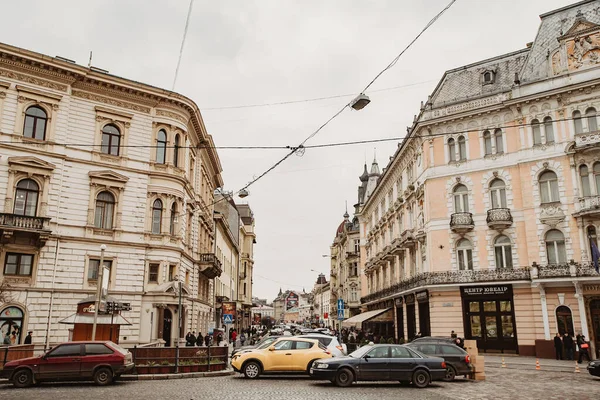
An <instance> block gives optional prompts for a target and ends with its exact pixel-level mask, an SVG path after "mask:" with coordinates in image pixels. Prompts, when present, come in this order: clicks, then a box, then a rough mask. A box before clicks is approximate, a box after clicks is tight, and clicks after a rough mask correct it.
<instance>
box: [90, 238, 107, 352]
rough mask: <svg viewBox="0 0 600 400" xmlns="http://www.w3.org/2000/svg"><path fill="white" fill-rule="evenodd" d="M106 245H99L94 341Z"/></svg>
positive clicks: (94, 338) (93, 338)
mask: <svg viewBox="0 0 600 400" xmlns="http://www.w3.org/2000/svg"><path fill="white" fill-rule="evenodd" d="M105 250H106V245H105V244H102V245H100V264H99V265H98V273H97V276H96V302H95V305H96V306H95V307H94V324H93V325H92V340H96V325H97V324H98V310H99V309H100V300H101V297H102V279H103V276H104V251H105Z"/></svg>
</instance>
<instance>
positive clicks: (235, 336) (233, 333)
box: [231, 329, 237, 347]
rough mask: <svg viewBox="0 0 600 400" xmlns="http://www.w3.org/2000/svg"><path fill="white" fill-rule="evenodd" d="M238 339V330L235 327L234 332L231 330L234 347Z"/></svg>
mask: <svg viewBox="0 0 600 400" xmlns="http://www.w3.org/2000/svg"><path fill="white" fill-rule="evenodd" d="M236 339H237V331H236V330H235V329H234V330H233V332H231V343H233V347H235V344H236Z"/></svg>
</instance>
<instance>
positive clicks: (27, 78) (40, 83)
mask: <svg viewBox="0 0 600 400" xmlns="http://www.w3.org/2000/svg"><path fill="white" fill-rule="evenodd" d="M0 76H3V77H5V78H10V79H14V80H18V81H21V82H27V83H31V84H32V85H36V86H42V87H45V88H48V89H54V90H60V91H61V92H66V91H67V86H66V85H61V84H59V83H54V82H49V81H46V80H44V79H39V78H34V77H31V76H28V75H24V74H19V73H17V72H12V71H5V70H3V69H0Z"/></svg>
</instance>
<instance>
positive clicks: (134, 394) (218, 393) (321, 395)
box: [0, 368, 600, 400]
mask: <svg viewBox="0 0 600 400" xmlns="http://www.w3.org/2000/svg"><path fill="white" fill-rule="evenodd" d="M598 397H600V379H598V378H593V377H591V376H590V375H589V374H588V373H587V371H585V370H584V371H582V373H581V374H574V373H571V374H567V373H557V372H548V371H543V372H542V371H535V370H534V371H516V370H511V369H498V368H490V369H488V371H487V379H486V381H483V382H472V381H464V380H457V381H456V382H451V383H444V382H441V383H435V384H434V385H432V386H430V387H429V388H427V389H415V388H413V387H407V386H401V385H399V384H397V383H361V384H358V385H356V384H355V385H353V386H352V387H350V388H345V389H344V388H337V387H334V386H332V385H331V384H330V383H329V382H326V383H323V382H314V381H311V380H310V379H308V378H304V377H265V378H261V379H258V380H255V381H249V380H246V379H243V378H241V377H240V376H234V377H221V378H200V379H183V380H182V379H176V380H175V379H174V380H164V381H135V382H119V383H117V384H115V385H112V386H109V387H105V388H102V387H96V386H94V385H93V384H87V383H73V384H71V383H63V384H43V385H40V386H38V387H34V388H30V389H23V390H18V389H13V388H12V386H8V385H1V386H0V398H1V399H11V400H14V399H16V400H18V399H23V400H38V399H39V400H52V399H85V400H95V399H98V400H110V399H127V400H129V399H131V400H137V399H140V400H152V399H161V400H164V399H168V400H204V399H211V400H212V399H215V400H240V399H248V400H254V399H258V400H271V399H273V400H275V399H277V400H281V399H285V400H307V399H328V400H338V399H339V400H355V399H356V400H367V399H377V400H387V399H394V400H397V399H399V398H406V399H411V400H413V399H414V400H426V399H438V400H449V399H452V400H466V399H478V400H479V399H481V400H488V399H489V400H503V399H548V400H550V399H561V400H568V399H574V400H575V399H576V400H586V399H595V400H597V399H598Z"/></svg>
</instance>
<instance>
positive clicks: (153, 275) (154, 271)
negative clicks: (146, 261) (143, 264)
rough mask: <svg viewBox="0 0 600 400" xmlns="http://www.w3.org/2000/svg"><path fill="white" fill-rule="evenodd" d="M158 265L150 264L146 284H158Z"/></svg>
mask: <svg viewBox="0 0 600 400" xmlns="http://www.w3.org/2000/svg"><path fill="white" fill-rule="evenodd" d="M158 269H159V264H150V267H149V269H148V283H158Z"/></svg>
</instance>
